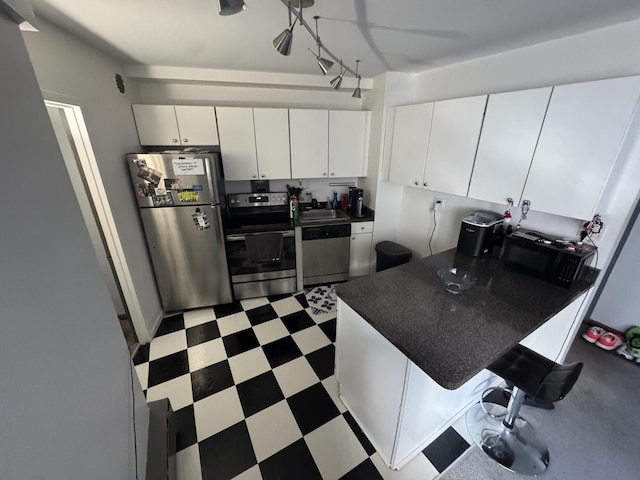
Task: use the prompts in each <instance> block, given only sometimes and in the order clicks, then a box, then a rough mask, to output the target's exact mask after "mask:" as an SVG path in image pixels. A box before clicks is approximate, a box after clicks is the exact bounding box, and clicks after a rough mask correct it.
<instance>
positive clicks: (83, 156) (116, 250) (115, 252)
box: [43, 92, 151, 343]
mask: <svg viewBox="0 0 640 480" xmlns="http://www.w3.org/2000/svg"><path fill="white" fill-rule="evenodd" d="M43 93H45V92H43ZM45 94H46V93H45ZM47 96H55V95H47ZM45 104H46V105H47V106H48V107H54V108H59V109H61V110H62V111H63V112H64V114H65V117H66V119H67V122H68V124H69V130H70V132H71V136H72V137H73V140H74V142H75V144H76V149H77V152H78V157H79V160H80V164H81V165H82V169H83V170H84V174H85V178H86V181H87V185H88V187H89V195H91V198H92V200H93V202H94V205H95V209H96V213H97V215H98V220H99V222H100V225H101V227H102V230H103V233H104V237H105V241H106V243H107V247H108V249H109V252H110V254H111V258H112V261H113V266H114V269H115V274H116V276H117V277H118V281H119V283H120V288H121V289H122V295H123V296H124V300H125V302H126V304H127V308H128V310H129V315H130V316H131V323H132V324H133V328H134V329H135V331H136V335H137V336H138V341H139V342H140V343H149V342H150V341H151V332H149V330H148V329H147V326H146V323H145V321H144V315H143V313H142V307H141V306H140V302H139V301H138V295H137V294H136V289H135V286H134V283H133V279H132V278H131V273H130V272H129V266H128V263H127V260H126V257H125V254H124V251H123V249H122V242H121V241H120V236H119V235H118V229H117V227H116V223H115V219H114V217H113V212H112V210H111V206H110V205H109V201H108V200H107V194H106V190H105V188H104V183H103V182H102V178H101V177H100V170H99V168H98V162H97V160H96V157H95V155H94V153H93V148H92V146H91V140H90V139H89V132H88V131H87V128H86V125H85V122H84V117H83V115H82V109H81V108H80V107H79V106H77V105H71V104H67V103H62V102H58V101H55V100H45Z"/></svg>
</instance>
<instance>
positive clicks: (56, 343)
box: [0, 14, 147, 480]
mask: <svg viewBox="0 0 640 480" xmlns="http://www.w3.org/2000/svg"><path fill="white" fill-rule="evenodd" d="M0 65H2V74H1V75H0V105H2V108H0V144H1V145H2V150H1V153H0V162H1V163H2V166H3V175H2V188H0V203H1V205H2V208H1V209H0V226H1V229H0V265H2V268H1V269H0V309H1V310H0V311H1V316H0V322H1V326H2V327H1V328H2V330H1V333H0V381H1V382H2V388H0V478H2V479H3V480H14V479H15V480H18V479H20V480H22V479H29V480H39V479H47V480H50V479H65V480H87V479H92V480H95V479H105V480H114V479H116V480H120V479H123V480H124V479H132V478H134V475H133V466H134V465H135V459H134V456H133V451H134V448H133V447H134V445H133V440H132V438H133V435H132V422H131V417H132V411H131V404H132V398H131V397H132V393H131V385H130V377H129V375H130V360H129V354H128V350H127V347H126V344H125V341H124V338H123V335H122V333H121V331H120V330H119V328H120V327H119V325H118V322H117V320H116V318H115V311H114V309H113V306H112V304H111V302H110V300H109V296H108V294H107V291H106V287H105V285H104V282H103V281H102V278H101V277H100V272H99V268H98V264H97V261H96V258H95V255H94V253H93V249H92V247H91V243H90V241H89V237H88V234H87V231H86V228H85V226H84V223H83V220H82V217H81V214H80V210H79V207H78V204H77V202H76V200H75V197H74V194H73V191H72V188H71V183H70V180H69V176H68V175H67V173H66V169H65V166H64V163H63V160H62V157H61V154H60V150H59V148H58V144H57V142H56V139H55V136H54V134H53V130H52V127H51V123H50V122H49V118H48V116H47V113H46V110H45V106H44V104H43V99H42V96H41V93H40V89H39V87H38V83H37V81H36V77H35V75H34V72H33V68H32V66H31V63H30V60H29V56H28V53H27V50H26V47H25V44H24V41H23V39H22V36H21V34H20V31H19V30H18V27H17V25H15V24H13V23H12V22H10V21H9V20H8V19H7V18H6V17H5V16H4V15H3V14H0ZM134 391H135V392H136V394H135V404H136V407H137V408H136V411H137V412H136V413H137V419H138V425H137V430H138V440H139V443H138V446H139V448H138V451H139V459H140V461H139V473H140V478H144V467H145V461H144V459H145V458H146V436H147V426H146V422H147V408H146V404H145V403H144V398H143V396H142V392H141V390H140V386H139V384H138V383H137V380H136V381H134Z"/></svg>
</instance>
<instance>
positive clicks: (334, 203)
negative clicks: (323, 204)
mask: <svg viewBox="0 0 640 480" xmlns="http://www.w3.org/2000/svg"><path fill="white" fill-rule="evenodd" d="M333 209H334V210H337V209H338V192H333Z"/></svg>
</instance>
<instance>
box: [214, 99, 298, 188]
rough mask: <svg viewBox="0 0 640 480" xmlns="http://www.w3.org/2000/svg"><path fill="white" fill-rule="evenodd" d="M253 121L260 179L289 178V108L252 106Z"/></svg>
mask: <svg viewBox="0 0 640 480" xmlns="http://www.w3.org/2000/svg"><path fill="white" fill-rule="evenodd" d="M253 122H254V125H255V133H256V152H257V154H258V174H259V176H260V179H261V180H262V179H264V180H273V179H278V178H291V151H290V149H289V110H287V109H286V108H254V109H253ZM223 158H224V157H223Z"/></svg>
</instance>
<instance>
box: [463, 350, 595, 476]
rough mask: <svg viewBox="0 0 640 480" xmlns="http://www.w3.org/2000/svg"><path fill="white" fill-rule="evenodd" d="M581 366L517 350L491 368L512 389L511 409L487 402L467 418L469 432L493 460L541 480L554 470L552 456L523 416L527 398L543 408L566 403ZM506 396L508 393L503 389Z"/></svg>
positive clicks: (472, 409)
mask: <svg viewBox="0 0 640 480" xmlns="http://www.w3.org/2000/svg"><path fill="white" fill-rule="evenodd" d="M582 365H583V364H582V363H581V362H578V363H573V364H570V365H561V364H558V363H555V362H554V361H552V360H549V359H548V358H546V357H543V356H542V355H540V354H538V353H536V352H534V351H533V350H530V349H528V348H527V347H523V346H522V345H517V346H515V347H514V348H512V349H511V350H509V351H508V352H507V353H505V354H504V355H503V356H502V357H500V358H499V359H498V360H496V361H495V362H494V363H492V364H491V365H490V366H489V367H487V368H488V369H489V370H491V371H492V372H493V373H495V374H496V375H499V376H500V377H502V378H503V379H504V380H506V381H507V383H508V384H511V385H513V388H512V389H511V397H510V399H509V404H508V405H507V407H506V408H505V407H503V406H502V405H499V404H496V403H489V402H487V401H485V400H484V397H485V395H486V394H487V393H488V392H489V391H491V390H497V389H496V388H490V389H488V390H486V391H485V392H484V393H483V394H482V397H483V398H482V399H481V400H480V403H478V404H476V405H474V406H473V407H471V408H470V409H469V411H468V412H467V428H468V429H469V432H470V433H471V436H472V437H473V440H474V441H475V443H476V444H477V445H478V446H479V447H480V448H481V449H482V450H483V451H484V452H485V454H487V455H488V456H489V457H490V458H492V459H493V460H495V461H496V462H498V463H500V465H502V466H503V467H506V468H508V469H509V470H511V471H514V472H517V473H521V474H524V475H539V474H540V473H542V472H544V471H545V470H546V469H547V467H548V466H549V450H548V448H547V446H546V444H545V442H544V441H543V440H542V439H541V438H540V436H539V435H538V433H537V432H536V431H535V429H534V428H533V427H532V426H531V425H529V423H528V422H527V421H526V420H525V419H524V418H522V417H520V416H519V413H520V407H522V405H523V403H524V401H525V396H531V397H534V398H535V399H536V400H540V401H541V402H542V403H543V404H544V403H548V402H557V401H558V400H562V399H563V398H564V397H565V396H566V395H567V393H569V391H570V390H571V388H573V385H574V384H575V383H576V381H577V380H578V376H579V375H580V372H581V370H582ZM499 390H503V389H499Z"/></svg>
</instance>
